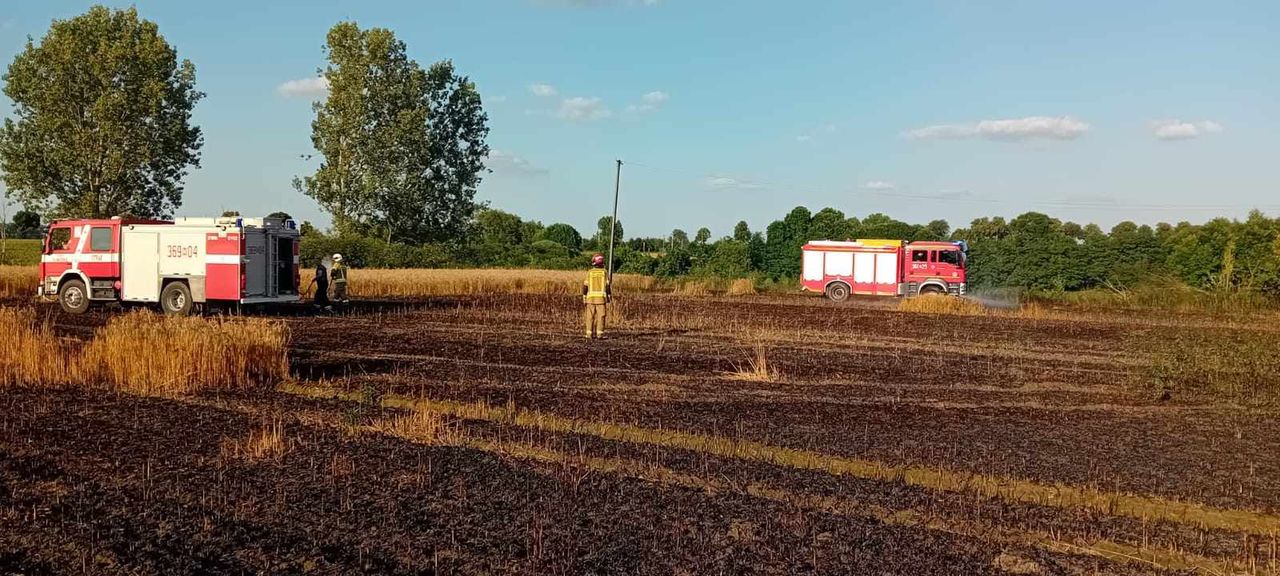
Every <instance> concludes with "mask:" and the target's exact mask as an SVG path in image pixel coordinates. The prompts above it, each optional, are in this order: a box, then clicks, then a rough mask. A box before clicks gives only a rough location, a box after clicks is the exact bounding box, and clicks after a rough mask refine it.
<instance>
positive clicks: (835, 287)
mask: <svg viewBox="0 0 1280 576" xmlns="http://www.w3.org/2000/svg"><path fill="white" fill-rule="evenodd" d="M848 297H849V285H848V284H845V283H844V282H832V283H831V285H829V286H827V298H830V299H831V301H832V302H844V300H845V299H846V298H848Z"/></svg>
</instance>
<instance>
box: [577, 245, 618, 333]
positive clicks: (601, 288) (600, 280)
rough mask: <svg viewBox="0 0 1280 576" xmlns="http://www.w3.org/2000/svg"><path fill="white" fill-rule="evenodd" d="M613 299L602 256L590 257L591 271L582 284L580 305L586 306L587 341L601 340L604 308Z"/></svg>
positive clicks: (584, 318)
mask: <svg viewBox="0 0 1280 576" xmlns="http://www.w3.org/2000/svg"><path fill="white" fill-rule="evenodd" d="M612 297H613V290H612V286H610V285H609V274H608V272H606V271H605V269H604V256H601V255H600V254H596V255H595V256H592V257H591V271H590V272H588V273H587V280H586V281H585V282H583V283H582V303H583V304H586V310H585V311H584V312H583V315H582V317H583V322H584V323H585V324H586V335H585V336H584V337H585V338H587V339H591V338H601V339H603V338H604V337H605V335H604V320H605V306H606V305H607V304H608V303H609V300H611V299H612Z"/></svg>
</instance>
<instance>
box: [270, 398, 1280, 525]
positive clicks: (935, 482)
mask: <svg viewBox="0 0 1280 576" xmlns="http://www.w3.org/2000/svg"><path fill="white" fill-rule="evenodd" d="M280 390H281V391H283V392H286V393H290V394H296V395H299V396H303V397H311V398H340V399H344V400H354V399H357V398H358V397H359V394H358V393H352V392H343V391H340V390H333V389H327V388H319V387H313V386H301V385H297V384H284V385H282V386H281V388H280ZM381 404H382V406H383V407H385V408H394V409H404V410H414V411H425V412H435V413H438V414H443V415H448V416H452V417H455V418H462V419H465V420H478V421H488V422H495V423H499V424H505V425H513V426H521V427H526V428H532V429H537V430H542V431H547V432H555V433H563V434H583V435H588V436H595V437H597V438H602V439H605V440H611V441H617V442H631V443H636V444H648V445H653V446H658V447H663V448H674V449H682V450H691V451H695V452H702V453H705V454H709V455H712V456H720V457H726V458H735V459H739V460H747V461H758V462H765V463H769V464H774V465H779V466H786V467H789V468H795V469H800V470H815V471H821V472H826V473H828V474H832V475H836V476H850V477H856V478H864V479H869V480H878V481H887V482H901V483H903V484H905V485H908V486H917V487H921V488H926V489H931V490H941V491H946V492H957V493H966V494H974V495H977V496H980V497H984V498H997V499H1002V500H1005V501H1009V502H1025V503H1030V504H1036V505H1041V506H1052V507H1056V508H1065V509H1071V508H1080V509H1084V510H1089V511H1093V512H1099V513H1103V514H1108V515H1117V516H1126V517H1130V518H1136V519H1139V520H1143V521H1169V522H1176V523H1182V524H1189V525H1195V526H1199V527H1201V528H1202V529H1222V530H1235V531H1240V532H1247V533H1250V534H1257V535H1263V536H1268V535H1270V534H1272V533H1274V532H1277V531H1280V516H1276V515H1272V514H1267V513H1262V512H1256V511H1252V510H1240V509H1230V508H1218V507H1214V506H1209V505H1205V504H1199V503H1195V502H1186V501H1180V500H1168V499H1164V498H1160V497H1155V496H1144V495H1138V494H1129V493H1123V492H1108V491H1104V490H1099V489H1096V488H1092V487H1083V486H1072V485H1064V484H1047V483H1040V482H1034V481H1029V480H1021V479H1016V478H1009V477H1005V476H998V475H992V474H975V473H969V472H959V471H952V470H947V469H942V468H931V467H924V466H897V465H890V464H885V463H882V462H877V461H874V460H864V459H860V458H851V457H843V456H837V455H832V454H824V453H820V452H815V451H812V450H805V449H799V448H790V447H785V446H777V445H772V444H766V443H762V442H757V441H752V440H743V439H734V438H726V437H722V436H713V435H707V434H698V433H693V432H684V431H679V430H663V429H654V428H645V427H641V426H635V425H631V424H625V423H616V422H600V421H594V420H582V419H577V418H569V417H565V416H560V415H556V414H550V413H545V412H540V411H536V410H529V409H523V408H516V407H514V406H511V405H508V406H505V407H503V406H494V405H490V404H487V403H484V402H455V401H448V400H432V399H413V398H407V397H403V396H397V395H391V394H388V395H385V396H383V397H382V399H381Z"/></svg>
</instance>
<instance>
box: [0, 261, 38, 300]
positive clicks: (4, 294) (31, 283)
mask: <svg viewBox="0 0 1280 576" xmlns="http://www.w3.org/2000/svg"><path fill="white" fill-rule="evenodd" d="M39 284H40V269H39V268H37V267H35V266H7V265H0V298H30V297H33V296H35V295H36V286H38V285H39Z"/></svg>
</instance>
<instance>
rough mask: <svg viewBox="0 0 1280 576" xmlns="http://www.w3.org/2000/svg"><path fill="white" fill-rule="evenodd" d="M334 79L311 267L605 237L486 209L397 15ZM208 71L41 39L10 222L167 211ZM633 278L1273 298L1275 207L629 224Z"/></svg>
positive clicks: (462, 106)
mask: <svg viewBox="0 0 1280 576" xmlns="http://www.w3.org/2000/svg"><path fill="white" fill-rule="evenodd" d="M323 55H324V59H325V66H324V67H323V68H322V69H319V70H317V73H318V74H319V75H320V76H322V77H323V78H324V81H325V82H326V83H327V86H328V93H327V95H326V96H325V98H324V99H323V100H320V101H317V102H315V103H314V104H313V111H314V114H315V116H314V119H313V121H312V123H311V143H312V145H313V146H314V148H315V150H316V152H317V154H318V155H319V157H320V165H319V167H318V168H317V169H316V170H315V171H314V172H313V173H311V174H309V175H303V176H299V177H297V178H295V179H294V181H293V186H294V187H295V189H297V190H298V191H299V192H300V193H301V194H304V195H306V196H308V197H310V198H313V199H314V200H315V201H316V202H317V203H318V204H319V205H320V206H321V207H322V208H323V209H324V210H325V211H327V212H328V213H329V214H330V216H331V217H332V221H333V229H332V230H330V231H328V232H321V231H318V230H315V229H314V227H311V226H310V225H309V224H306V223H304V225H303V230H304V239H305V240H304V243H303V259H304V262H308V263H310V262H312V261H314V260H315V259H318V257H319V256H320V255H322V254H326V253H332V252H342V253H343V254H344V255H347V256H348V258H349V261H350V262H351V263H352V264H353V265H356V266H361V265H363V266H380V267H423V266H428V267H437V266H504V267H524V266H532V267H542V268H576V267H584V266H586V264H587V259H588V257H589V254H590V253H591V252H594V251H603V250H604V249H605V248H606V247H607V245H608V239H609V230H610V229H611V227H610V224H611V221H610V219H609V217H604V218H601V219H600V220H599V221H598V222H597V228H596V229H595V230H589V231H586V234H584V233H582V232H579V231H578V230H577V229H575V228H574V227H573V226H570V225H568V224H565V223H552V224H550V225H543V224H542V223H541V222H537V221H531V220H525V219H522V218H520V217H519V216H518V215H515V214H511V213H508V212H504V211H501V210H498V209H494V208H492V207H489V206H486V205H484V204H483V203H479V202H477V201H476V199H475V194H476V189H477V187H478V186H479V184H480V183H481V181H482V179H483V177H484V175H485V174H486V173H487V169H486V168H485V159H486V157H487V156H488V154H489V146H488V144H487V143H486V141H485V140H486V138H487V136H488V133H489V127H488V116H487V115H486V113H485V112H484V107H483V103H482V101H481V97H480V94H479V91H478V90H477V88H476V86H475V84H474V83H472V82H471V81H470V80H469V79H468V78H467V77H466V76H463V75H461V74H459V73H458V72H457V70H455V68H454V66H453V64H452V63H451V62H450V61H448V60H441V61H438V62H435V63H433V64H431V65H428V66H422V65H420V64H419V63H418V62H417V61H415V60H414V59H413V58H411V57H410V56H409V55H408V48H407V46H406V45H405V44H404V43H403V42H402V41H400V40H399V39H397V38H396V36H395V34H394V33H393V32H392V31H391V30H387V29H384V28H368V29H362V28H360V27H359V26H358V25H357V24H355V23H353V22H340V23H338V24H336V25H334V26H333V27H332V28H331V29H330V30H329V31H328V33H327V34H326V36H325V42H324V47H323ZM195 74H196V69H195V66H194V65H193V64H192V63H191V62H190V61H188V60H185V59H179V58H178V53H177V50H176V49H175V48H174V47H173V46H171V45H170V44H169V43H168V42H167V41H166V40H165V38H164V36H163V35H162V34H160V31H159V27H158V26H157V25H156V24H155V23H154V22H151V21H149V20H146V19H144V18H142V17H140V16H139V14H138V11H137V9H136V8H126V9H122V10H115V9H110V8H106V7H102V6H94V7H92V8H90V9H89V10H88V11H87V12H85V13H84V14H82V15H79V16H76V17H73V18H70V19H66V20H56V21H54V22H53V23H52V25H51V26H50V27H49V30H48V31H47V32H46V34H45V35H44V37H43V38H42V39H40V41H38V42H37V41H36V40H34V39H30V38H29V39H28V41H27V43H26V46H25V48H24V49H23V50H22V51H21V52H20V53H19V54H18V55H17V56H16V57H15V58H14V60H13V61H12V62H11V63H10V65H9V67H8V69H7V72H6V73H5V74H4V76H3V81H4V92H5V94H6V95H7V96H8V97H9V98H10V100H12V101H13V107H14V109H13V113H12V115H11V117H8V118H6V119H5V120H4V123H3V126H0V170H2V171H3V176H2V177H3V179H4V182H5V184H6V185H7V189H6V191H5V195H6V197H12V198H16V199H17V200H18V201H19V202H21V204H22V205H23V206H24V209H23V210H22V211H20V212H18V213H15V215H14V221H13V223H12V224H8V225H7V228H6V232H8V233H10V234H15V235H21V236H32V235H37V234H38V229H39V225H40V222H41V220H42V219H43V220H44V221H47V220H49V219H52V218H86V217H90V218H93V217H97V218H101V217H110V216H136V217H147V218H166V217H169V216H171V215H172V214H173V213H174V211H176V210H177V209H178V208H179V207H180V206H181V204H182V199H183V198H182V197H183V192H184V188H183V181H184V179H185V177H186V176H187V174H188V172H189V171H190V170H193V169H198V168H199V166H200V150H201V148H202V146H203V144H204V136H203V134H202V132H201V130H200V128H199V127H198V126H195V125H194V124H193V123H192V113H193V110H194V108H195V106H196V104H197V103H198V102H199V101H200V100H201V99H202V98H203V97H204V94H203V93H201V92H200V91H199V90H197V89H196V76H195ZM614 233H615V241H616V244H617V250H616V255H615V261H614V265H615V267H616V268H617V270H618V271H620V272H629V273H638V274H653V275H659V276H684V275H702V276H717V277H743V276H756V277H759V278H767V279H774V280H779V281H793V280H794V279H795V278H796V277H797V276H798V275H799V272H800V260H801V259H800V247H801V246H802V245H803V244H804V243H805V242H807V241H809V240H816V239H852V238H891V239H902V240H946V239H954V240H966V241H967V242H968V244H969V246H970V253H969V262H970V275H969V278H970V284H971V285H972V286H973V287H974V288H975V289H981V288H993V287H1003V286H1013V287H1020V288H1027V289H1036V290H1061V291H1066V290H1078V289H1086V288H1095V287H1112V288H1117V289H1121V288H1124V287H1129V286H1134V285H1136V284H1139V283H1143V282H1151V281H1177V282H1181V283H1184V284H1186V285H1188V286H1192V287H1195V288H1201V289H1212V290H1230V291H1236V290H1240V291H1256V292H1262V293H1266V294H1272V295H1276V294H1280V221H1278V220H1277V219H1274V218H1268V217H1267V216H1265V215H1263V214H1261V213H1259V212H1253V213H1251V214H1250V215H1249V216H1248V218H1246V219H1245V220H1243V221H1237V220H1230V219H1226V218H1216V219H1213V220H1210V221H1208V222H1205V223H1201V224H1191V223H1188V222H1180V223H1177V224H1166V223H1162V224H1158V225H1156V226H1146V225H1138V224H1135V223H1132V222H1122V223H1120V224H1118V225H1116V226H1114V227H1112V228H1111V230H1109V231H1104V230H1102V229H1101V228H1099V227H1098V226H1095V225H1092V224H1087V225H1081V224H1077V223H1074V222H1064V221H1061V220H1057V219H1054V218H1051V217H1050V216H1048V215H1045V214H1040V213H1036V212H1028V213H1026V214H1022V215H1020V216H1017V217H1015V218H1012V219H1010V220H1008V221H1006V220H1005V219H1004V218H1001V217H989V218H979V219H976V220H974V221H973V222H971V223H970V224H969V226H968V227H966V228H961V229H957V230H952V229H951V228H950V226H949V224H948V223H947V222H946V221H944V220H934V221H932V222H928V223H924V224H912V223H907V222H903V221H899V220H896V219H894V218H892V217H890V216H887V215H885V214H870V215H866V216H864V217H862V218H858V217H853V216H846V215H845V214H844V213H843V212H841V211H840V210H838V209H835V208H823V209H821V210H818V211H817V212H811V211H810V210H809V209H807V208H805V207H796V208H795V209H793V210H791V211H790V212H788V213H787V214H785V215H783V216H782V217H781V218H779V219H778V220H775V221H773V222H770V223H769V224H768V226H766V227H765V229H764V230H752V229H751V228H750V226H748V224H747V223H746V222H739V223H738V224H737V226H735V227H734V229H733V230H732V233H731V234H728V235H725V236H722V237H719V238H714V237H713V234H712V232H711V230H710V229H708V228H705V227H704V228H700V229H698V230H696V231H694V233H693V235H692V236H690V235H689V233H688V232H686V231H684V230H673V231H671V233H670V234H668V235H666V236H665V237H631V238H627V237H626V236H625V232H624V229H623V227H622V226H621V222H619V225H618V226H617V227H616V229H615V231H614Z"/></svg>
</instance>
